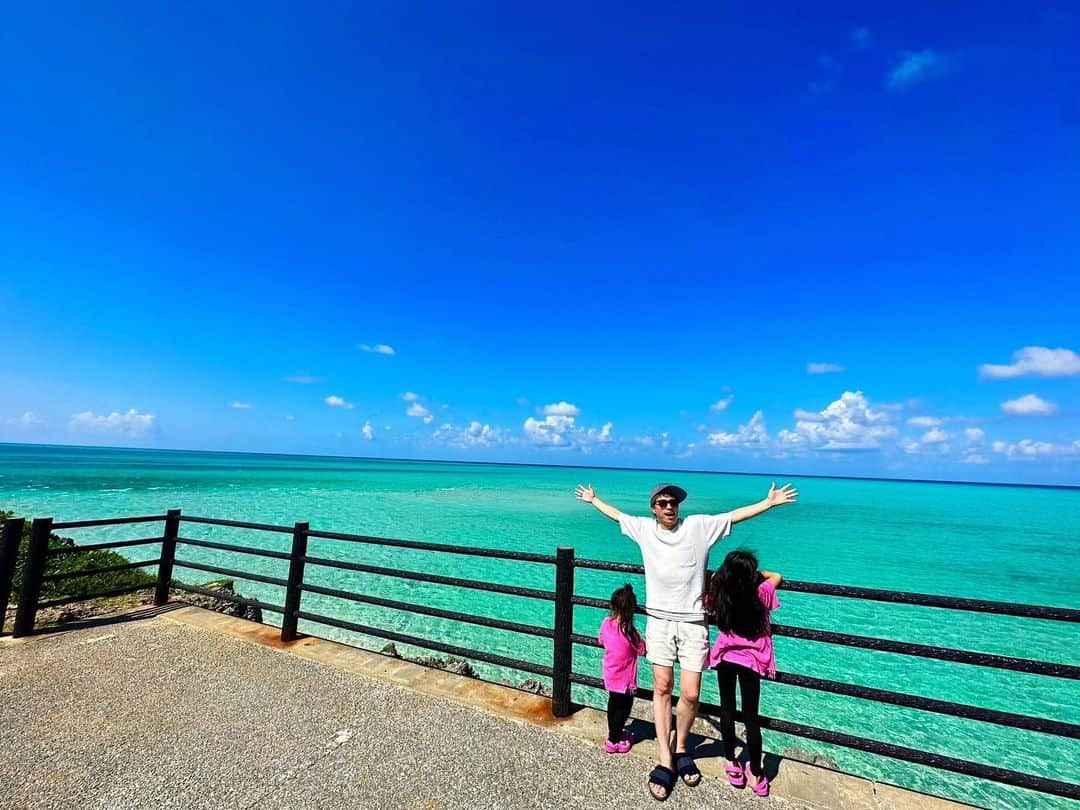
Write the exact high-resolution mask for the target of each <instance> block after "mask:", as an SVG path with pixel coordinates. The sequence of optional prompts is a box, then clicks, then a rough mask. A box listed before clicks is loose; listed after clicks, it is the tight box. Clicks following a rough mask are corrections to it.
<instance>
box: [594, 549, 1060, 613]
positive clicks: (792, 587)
mask: <svg viewBox="0 0 1080 810" xmlns="http://www.w3.org/2000/svg"><path fill="white" fill-rule="evenodd" d="M574 566H575V567H577V568H588V569H592V570H594V571H619V572H622V573H626V574H644V573H645V566H643V565H635V564H634V563H619V562H609V561H607V560H584V559H581V560H575V561H574ZM780 587H781V589H783V590H785V591H791V592H795V593H812V594H817V595H819V596H841V597H847V598H849V599H862V600H866V601H871V602H893V603H898V604H903V605H917V606H918V607H935V608H946V609H948V610H966V611H970V612H973V613H994V614H997V615H1000V616H1020V617H1022V618H1027V619H1052V620H1054V621H1061V622H1080V610H1074V609H1072V608H1062V607H1043V606H1040V605H1020V604H1017V603H1015V602H991V601H988V600H986V599H964V598H962V597H957V596H935V595H933V594H926V593H910V592H906V591H883V590H878V589H875V588H853V587H850V586H848V585H822V584H819V583H816V582H800V581H798V580H791V579H785V580H784V582H783V584H782V585H781V586H780Z"/></svg>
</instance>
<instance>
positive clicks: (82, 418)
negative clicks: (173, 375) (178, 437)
mask: <svg viewBox="0 0 1080 810" xmlns="http://www.w3.org/2000/svg"><path fill="white" fill-rule="evenodd" d="M156 419H157V417H156V416H154V414H152V413H139V412H138V411H136V410H135V409H134V408H131V409H130V410H129V411H128V412H127V413H119V412H117V411H113V412H112V413H110V414H109V415H108V416H98V415H96V414H95V413H94V412H93V411H83V412H82V413H76V414H73V415H72V417H71V419H70V420H69V421H68V427H69V428H71V429H72V430H89V431H94V432H100V433H116V434H120V435H122V436H142V435H143V434H145V433H147V432H148V431H149V430H151V429H152V428H153V427H154V424H155V422H156Z"/></svg>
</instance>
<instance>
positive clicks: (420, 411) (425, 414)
mask: <svg viewBox="0 0 1080 810" xmlns="http://www.w3.org/2000/svg"><path fill="white" fill-rule="evenodd" d="M405 415H406V416H415V417H417V418H419V419H423V420H424V424H425V425H430V424H431V423H432V422H433V421H435V417H434V416H432V415H431V411H429V410H428V409H427V408H425V407H424V406H423V405H421V404H420V403H419V402H413V404H412V405H410V406H409V410H407V411H405Z"/></svg>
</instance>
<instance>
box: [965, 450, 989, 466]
mask: <svg viewBox="0 0 1080 810" xmlns="http://www.w3.org/2000/svg"><path fill="white" fill-rule="evenodd" d="M960 463H961V464H989V463H990V459H988V458H987V457H986V456H984V455H982V454H981V453H974V452H972V453H967V454H966V455H965V456H964V457H963V458H961V459H960Z"/></svg>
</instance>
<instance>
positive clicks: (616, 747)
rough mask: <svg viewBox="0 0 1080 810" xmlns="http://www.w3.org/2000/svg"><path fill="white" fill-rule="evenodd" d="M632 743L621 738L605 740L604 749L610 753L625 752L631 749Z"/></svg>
mask: <svg viewBox="0 0 1080 810" xmlns="http://www.w3.org/2000/svg"><path fill="white" fill-rule="evenodd" d="M631 744H632V743H630V742H629V741H627V740H619V741H618V742H612V741H611V740H604V750H605V751H607V752H608V753H609V754H625V753H627V752H628V751H629V750H630V746H631Z"/></svg>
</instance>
